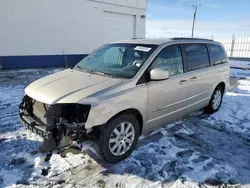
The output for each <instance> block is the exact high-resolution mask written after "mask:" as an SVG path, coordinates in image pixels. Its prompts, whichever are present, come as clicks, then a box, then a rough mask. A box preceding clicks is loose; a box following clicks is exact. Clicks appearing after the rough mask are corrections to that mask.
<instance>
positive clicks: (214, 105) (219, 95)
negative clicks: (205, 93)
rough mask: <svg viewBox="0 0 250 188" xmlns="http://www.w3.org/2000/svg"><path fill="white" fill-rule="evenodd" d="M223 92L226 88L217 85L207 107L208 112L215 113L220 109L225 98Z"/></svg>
mask: <svg viewBox="0 0 250 188" xmlns="http://www.w3.org/2000/svg"><path fill="white" fill-rule="evenodd" d="M223 92H224V90H223V88H222V87H221V86H217V87H216V89H215V90H214V93H213V95H212V98H211V100H210V102H209V104H208V106H207V107H206V108H205V111H206V112H208V113H215V112H217V111H218V110H219V109H220V106H221V103H222V99H223Z"/></svg>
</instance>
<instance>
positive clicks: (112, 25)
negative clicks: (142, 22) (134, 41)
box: [103, 11, 135, 44]
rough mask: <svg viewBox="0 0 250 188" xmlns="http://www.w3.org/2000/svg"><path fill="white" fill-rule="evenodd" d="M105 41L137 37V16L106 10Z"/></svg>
mask: <svg viewBox="0 0 250 188" xmlns="http://www.w3.org/2000/svg"><path fill="white" fill-rule="evenodd" d="M103 19H104V20H103V43H104V44H106V43H108V42H112V41H116V40H125V39H131V38H134V37H135V16H134V15H128V14H120V13H113V12H106V11H105V12H104V17H103Z"/></svg>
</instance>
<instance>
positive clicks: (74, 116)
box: [61, 104, 91, 123]
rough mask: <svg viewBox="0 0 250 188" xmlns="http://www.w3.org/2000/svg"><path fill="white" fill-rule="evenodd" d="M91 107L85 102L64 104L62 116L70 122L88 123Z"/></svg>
mask: <svg viewBox="0 0 250 188" xmlns="http://www.w3.org/2000/svg"><path fill="white" fill-rule="evenodd" d="M90 108H91V106H90V105H85V104H63V106H62V109H61V117H62V118H64V119H65V120H66V121H67V122H68V123H74V122H75V123H86V121H87V118H88V115H89V111H90Z"/></svg>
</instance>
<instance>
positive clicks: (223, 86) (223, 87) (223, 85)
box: [216, 82, 226, 93]
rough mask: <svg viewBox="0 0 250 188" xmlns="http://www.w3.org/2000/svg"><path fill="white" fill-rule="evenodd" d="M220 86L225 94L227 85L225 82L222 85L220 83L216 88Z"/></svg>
mask: <svg viewBox="0 0 250 188" xmlns="http://www.w3.org/2000/svg"><path fill="white" fill-rule="evenodd" d="M218 86H221V87H222V89H223V93H224V91H225V87H226V84H225V83H224V82H221V83H219V84H218V85H217V86H216V88H217V87H218Z"/></svg>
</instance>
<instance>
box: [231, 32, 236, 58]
mask: <svg viewBox="0 0 250 188" xmlns="http://www.w3.org/2000/svg"><path fill="white" fill-rule="evenodd" d="M234 44H235V37H234V34H233V37H232V45H231V52H230V57H233V53H234Z"/></svg>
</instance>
